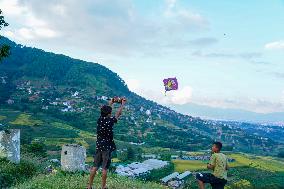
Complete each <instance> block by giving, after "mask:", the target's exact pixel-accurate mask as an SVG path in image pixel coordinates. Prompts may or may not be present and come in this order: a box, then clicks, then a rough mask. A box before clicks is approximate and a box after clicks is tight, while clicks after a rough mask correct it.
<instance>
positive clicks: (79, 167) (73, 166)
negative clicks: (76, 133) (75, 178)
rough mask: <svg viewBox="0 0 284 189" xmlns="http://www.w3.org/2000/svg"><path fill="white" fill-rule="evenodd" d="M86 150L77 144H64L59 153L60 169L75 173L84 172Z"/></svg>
mask: <svg viewBox="0 0 284 189" xmlns="http://www.w3.org/2000/svg"><path fill="white" fill-rule="evenodd" d="M85 162H86V149H85V147H83V146H80V145H77V144H66V145H64V146H63V147H62V151H61V169H62V170H63V171H69V172H75V171H85Z"/></svg>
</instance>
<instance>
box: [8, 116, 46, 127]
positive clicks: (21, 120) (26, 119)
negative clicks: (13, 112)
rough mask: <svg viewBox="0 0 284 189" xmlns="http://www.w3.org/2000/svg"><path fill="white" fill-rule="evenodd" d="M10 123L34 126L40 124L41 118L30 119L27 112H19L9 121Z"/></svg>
mask: <svg viewBox="0 0 284 189" xmlns="http://www.w3.org/2000/svg"><path fill="white" fill-rule="evenodd" d="M10 124H13V125H24V126H36V125H42V124H43V122H42V121H41V120H36V119H32V118H31V115H29V114H20V115H19V116H18V117H17V118H16V120H14V121H11V122H10Z"/></svg>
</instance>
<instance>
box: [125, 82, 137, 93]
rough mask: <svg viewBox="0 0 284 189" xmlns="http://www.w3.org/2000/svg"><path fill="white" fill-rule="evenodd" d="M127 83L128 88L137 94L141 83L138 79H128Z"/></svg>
mask: <svg viewBox="0 0 284 189" xmlns="http://www.w3.org/2000/svg"><path fill="white" fill-rule="evenodd" d="M125 82H126V84H127V86H128V88H129V89H130V90H131V91H133V92H137V90H138V89H139V88H140V81H139V80H137V79H126V81H125Z"/></svg>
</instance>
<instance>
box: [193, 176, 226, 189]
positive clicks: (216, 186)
mask: <svg viewBox="0 0 284 189" xmlns="http://www.w3.org/2000/svg"><path fill="white" fill-rule="evenodd" d="M196 179H198V180H200V181H202V182H204V183H209V184H211V186H212V189H224V187H225V185H226V183H227V180H225V179H220V178H218V177H215V176H214V175H213V174H211V173H197V174H196Z"/></svg>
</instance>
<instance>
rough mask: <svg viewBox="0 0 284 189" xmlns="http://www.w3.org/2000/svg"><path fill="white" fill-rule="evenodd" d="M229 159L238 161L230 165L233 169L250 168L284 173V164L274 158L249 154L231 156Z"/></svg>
mask: <svg viewBox="0 0 284 189" xmlns="http://www.w3.org/2000/svg"><path fill="white" fill-rule="evenodd" d="M229 157H232V158H234V159H235V160H236V162H233V163H230V166H231V167H240V166H249V167H254V168H258V169H262V170H267V171H272V172H284V163H283V162H281V161H278V160H275V159H274V158H272V157H262V156H254V155H247V154H231V155H229Z"/></svg>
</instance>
